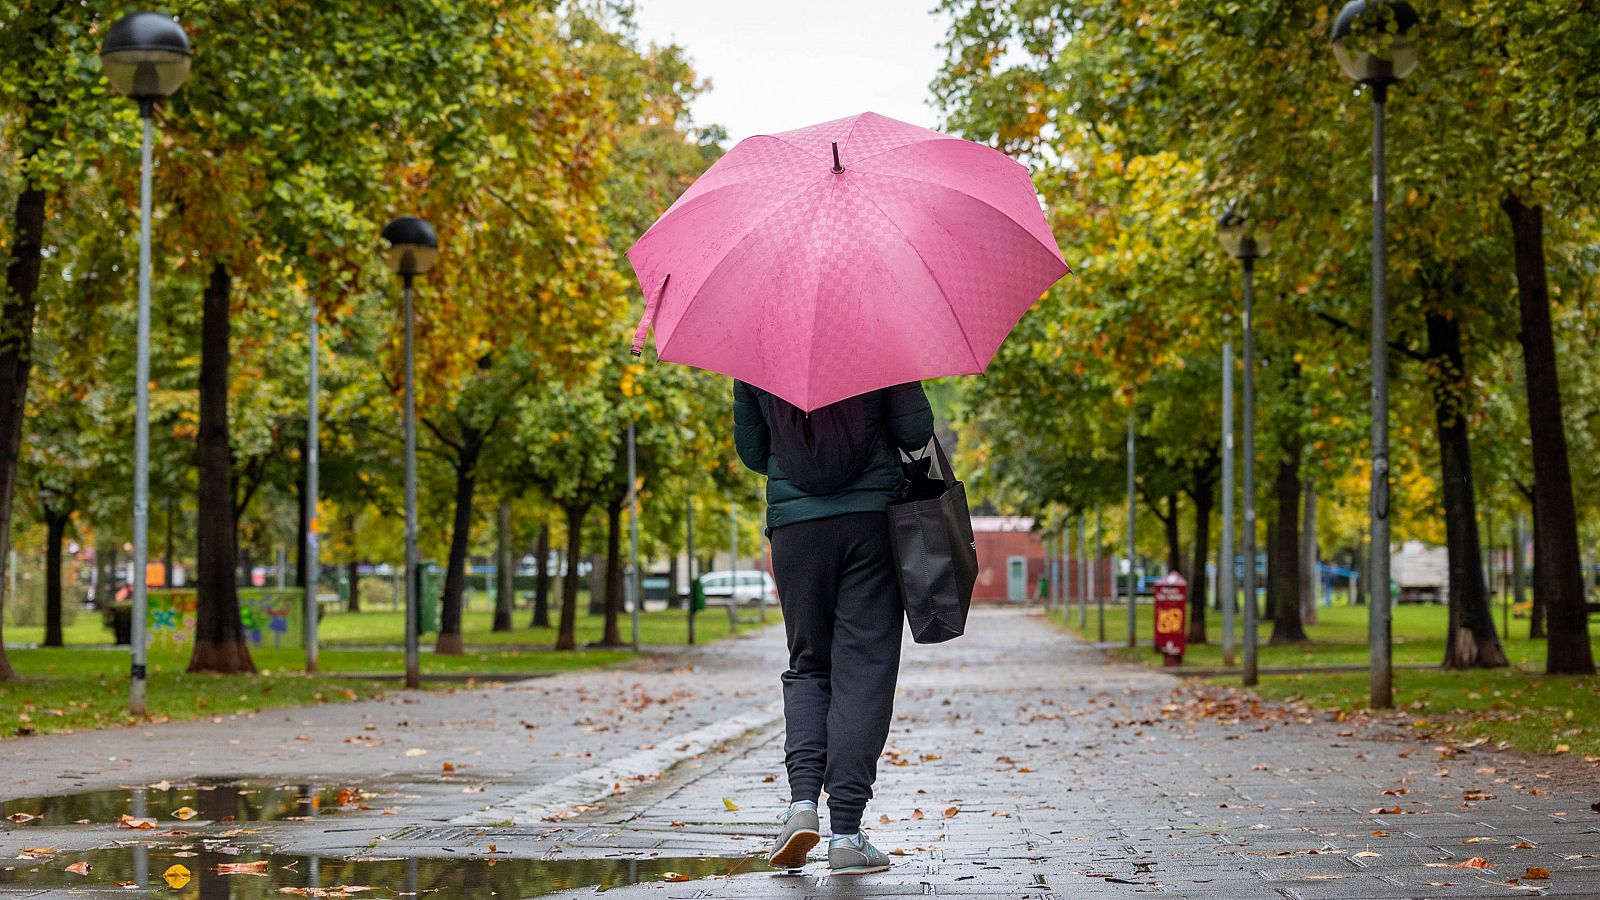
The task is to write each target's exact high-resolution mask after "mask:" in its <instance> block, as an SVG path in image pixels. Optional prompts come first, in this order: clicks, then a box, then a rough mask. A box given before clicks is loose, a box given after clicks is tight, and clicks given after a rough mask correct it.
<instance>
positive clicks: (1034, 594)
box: [972, 516, 1113, 603]
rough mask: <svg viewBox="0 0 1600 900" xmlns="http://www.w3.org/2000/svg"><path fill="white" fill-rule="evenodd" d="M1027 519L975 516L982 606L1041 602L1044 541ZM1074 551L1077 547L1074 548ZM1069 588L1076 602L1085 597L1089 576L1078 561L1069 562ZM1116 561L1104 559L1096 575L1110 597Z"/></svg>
mask: <svg viewBox="0 0 1600 900" xmlns="http://www.w3.org/2000/svg"><path fill="white" fill-rule="evenodd" d="M1033 524H1034V523H1033V519H1031V518H1028V517H1026V516H973V517H972V537H973V542H974V543H976V544H977V545H978V583H977V585H976V586H974V587H973V589H972V599H973V601H974V602H978V603H1022V602H1038V601H1039V600H1040V599H1041V598H1040V594H1039V589H1040V581H1041V580H1042V579H1043V578H1044V577H1045V575H1046V574H1047V572H1048V569H1047V567H1046V565H1045V554H1044V542H1043V541H1042V540H1040V536H1039V533H1038V532H1037V531H1034V530H1033ZM1073 549H1074V550H1076V549H1077V548H1076V547H1074V548H1073ZM1068 569H1069V571H1068V573H1067V580H1068V585H1067V589H1068V590H1069V591H1070V592H1071V594H1072V597H1073V600H1074V602H1077V598H1079V597H1082V596H1083V594H1082V592H1083V589H1084V584H1083V582H1084V578H1085V576H1086V574H1087V572H1086V570H1085V568H1084V566H1083V565H1082V562H1081V561H1080V560H1078V559H1076V558H1074V559H1072V560H1070V561H1069V563H1068ZM1112 571H1113V569H1112V561H1111V560H1110V559H1102V560H1100V569H1099V572H1098V573H1096V575H1097V577H1096V588H1097V590H1098V592H1100V593H1104V594H1106V596H1107V597H1108V598H1109V597H1110V596H1111V593H1110V584H1111V573H1112Z"/></svg>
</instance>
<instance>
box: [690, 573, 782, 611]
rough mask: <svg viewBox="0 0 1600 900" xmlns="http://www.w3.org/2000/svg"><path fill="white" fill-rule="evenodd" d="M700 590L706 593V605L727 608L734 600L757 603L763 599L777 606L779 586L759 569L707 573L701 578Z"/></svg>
mask: <svg viewBox="0 0 1600 900" xmlns="http://www.w3.org/2000/svg"><path fill="white" fill-rule="evenodd" d="M700 589H701V590H702V591H704V592H705V597H706V604H707V605H717V606H725V605H727V604H728V602H729V598H732V599H733V600H734V601H736V602H738V603H756V602H760V601H762V600H763V599H764V600H765V601H766V602H767V603H770V604H773V605H777V602H778V586H777V585H775V584H773V583H772V576H771V575H768V574H767V573H766V572H763V571H761V570H759V569H739V570H737V571H732V572H730V571H722V572H707V573H705V574H704V575H701V576H700Z"/></svg>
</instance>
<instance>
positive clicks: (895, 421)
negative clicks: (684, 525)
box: [733, 381, 933, 528]
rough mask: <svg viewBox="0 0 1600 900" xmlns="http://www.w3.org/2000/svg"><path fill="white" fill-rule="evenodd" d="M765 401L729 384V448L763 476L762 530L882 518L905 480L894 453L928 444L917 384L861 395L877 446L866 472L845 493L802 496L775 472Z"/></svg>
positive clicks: (929, 422)
mask: <svg viewBox="0 0 1600 900" xmlns="http://www.w3.org/2000/svg"><path fill="white" fill-rule="evenodd" d="M769 396H770V395H769V394H768V393H767V392H766V391H764V390H762V389H760V388H757V387H751V386H750V385H748V384H745V383H744V382H742V381H735V382H734V383H733V443H734V446H735V447H736V448H737V449H738V451H739V459H741V460H743V461H744V464H745V465H746V466H749V467H750V468H751V469H754V470H755V471H757V472H760V473H761V474H763V475H765V476H767V527H769V528H782V527H783V526H785V525H793V524H794V523H796V522H806V521H809V520H811V519H825V518H828V517H829V516H842V515H847V514H849V513H859V512H883V511H884V510H886V509H888V507H889V500H890V498H891V497H893V496H894V495H895V493H896V492H897V491H899V490H900V485H901V482H902V481H903V480H904V477H905V476H904V475H903V474H902V472H901V469H900V454H899V453H898V452H897V451H898V450H905V451H907V452H911V451H913V450H920V449H922V448H923V447H925V446H927V444H928V441H930V440H932V439H933V410H932V409H931V408H929V406H928V396H927V395H926V394H924V393H923V392H922V385H921V384H920V383H918V382H912V383H910V384H901V385H896V386H894V387H891V388H884V389H882V390H878V391H873V392H872V393H870V394H866V395H864V399H865V409H864V411H865V413H866V421H867V423H868V426H869V427H870V426H871V425H872V424H873V423H877V425H878V426H879V427H878V442H877V445H876V446H875V447H873V449H872V456H871V458H870V459H869V460H868V462H867V467H866V468H865V469H864V470H862V472H861V475H860V477H858V478H857V479H856V480H855V481H854V482H853V483H851V484H850V486H849V487H847V488H845V489H844V490H842V491H837V492H835V493H832V494H807V493H805V492H804V491H802V490H801V489H800V488H798V487H796V486H795V485H794V484H792V483H790V481H789V479H787V478H785V477H784V475H783V472H782V471H780V470H779V468H778V460H777V457H776V455H775V454H774V453H773V452H772V429H771V427H770V422H771V418H770V416H769V414H768V412H767V398H768V397H769Z"/></svg>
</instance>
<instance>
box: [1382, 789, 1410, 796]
mask: <svg viewBox="0 0 1600 900" xmlns="http://www.w3.org/2000/svg"><path fill="white" fill-rule="evenodd" d="M1378 793H1380V794H1382V795H1384V796H1385V797H1402V796H1405V795H1406V794H1409V793H1411V788H1389V789H1387V790H1382V791H1379V792H1378Z"/></svg>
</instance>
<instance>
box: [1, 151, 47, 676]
mask: <svg viewBox="0 0 1600 900" xmlns="http://www.w3.org/2000/svg"><path fill="white" fill-rule="evenodd" d="M44 219H45V192H44V190H43V189H41V188H39V187H38V186H36V185H34V184H32V183H31V182H30V183H27V184H24V185H23V187H22V191H21V192H20V193H18V194H17V201H16V204H15V206H13V207H12V214H11V235H10V237H11V258H10V259H9V260H7V261H6V292H5V297H4V298H3V300H0V681H11V680H12V679H14V678H16V674H15V673H14V672H12V670H11V663H10V661H8V660H7V659H6V651H5V634H4V631H3V629H4V620H5V616H4V614H3V613H4V609H5V587H6V583H7V578H6V562H7V560H9V559H10V556H11V507H12V505H13V502H14V501H15V500H16V488H17V461H18V460H19V459H20V458H21V455H22V420H23V416H24V414H25V413H26V411H27V405H28V376H29V375H30V374H31V372H32V369H33V322H34V313H35V311H36V310H37V308H38V297H37V292H38V289H39V270H40V266H41V263H42V262H43V258H42V257H41V255H40V248H41V247H42V246H43V244H44Z"/></svg>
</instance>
